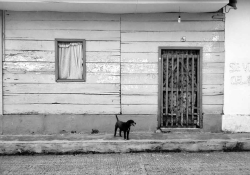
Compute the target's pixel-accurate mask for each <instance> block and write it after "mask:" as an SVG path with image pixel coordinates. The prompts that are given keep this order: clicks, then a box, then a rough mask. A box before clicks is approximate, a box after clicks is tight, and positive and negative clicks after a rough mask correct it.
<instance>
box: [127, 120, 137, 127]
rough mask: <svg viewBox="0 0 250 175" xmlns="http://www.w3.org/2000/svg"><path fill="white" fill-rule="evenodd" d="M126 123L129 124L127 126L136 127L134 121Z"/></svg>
mask: <svg viewBox="0 0 250 175" xmlns="http://www.w3.org/2000/svg"><path fill="white" fill-rule="evenodd" d="M127 123H128V124H129V126H135V125H136V123H135V122H134V120H128V121H127Z"/></svg>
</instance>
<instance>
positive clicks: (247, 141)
mask: <svg viewBox="0 0 250 175" xmlns="http://www.w3.org/2000/svg"><path fill="white" fill-rule="evenodd" d="M154 151H187V152H202V151H250V133H237V134H227V133H193V132H192V133H186V132H185V133H130V140H128V141H127V140H123V138H122V137H114V136H113V135H112V134H67V133H65V134H60V135H26V136H21V135H20V136H17V135H15V136H13V135H8V136H6V135H2V136H0V155H6V154H76V153H128V152H154Z"/></svg>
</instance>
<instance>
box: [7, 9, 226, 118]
mask: <svg viewBox="0 0 250 175" xmlns="http://www.w3.org/2000/svg"><path fill="white" fill-rule="evenodd" d="M217 14H219V13H200V14H191V13H185V15H184V14H182V22H181V23H177V21H176V19H177V16H178V15H177V14H176V13H159V14H124V15H116V14H98V13H60V12H14V11H7V12H6V14H5V19H6V26H5V28H6V31H5V61H4V62H3V95H4V97H3V100H4V107H3V111H4V114H120V113H122V114H146V115H148V114H153V115H155V114H157V110H158V100H157V99H158V70H159V68H158V47H160V46H171V47H173V46H176V47H182V46H184V47H203V64H202V95H203V101H202V104H203V112H204V113H206V114H220V113H222V108H223V95H224V88H223V86H224V85H223V82H224V63H225V49H224V41H225V23H224V22H223V21H220V20H218V19H213V18H212V16H214V15H217ZM182 37H186V42H182V41H181V38H182ZM55 38H70V39H72V38H75V39H86V68H87V70H86V72H87V73H86V82H60V83H56V82H55V49H54V48H55V46H54V45H55V43H54V40H55Z"/></svg>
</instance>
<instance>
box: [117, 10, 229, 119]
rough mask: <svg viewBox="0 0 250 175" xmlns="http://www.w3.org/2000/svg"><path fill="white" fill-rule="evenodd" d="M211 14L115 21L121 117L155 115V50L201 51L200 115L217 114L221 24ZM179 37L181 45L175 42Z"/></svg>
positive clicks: (220, 84) (128, 17)
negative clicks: (186, 48) (118, 28)
mask: <svg viewBox="0 0 250 175" xmlns="http://www.w3.org/2000/svg"><path fill="white" fill-rule="evenodd" d="M213 15H215V14H213V13H204V14H182V15H181V17H182V22H181V23H177V17H178V15H177V14H171V13H170V14H169V13H168V14H167V13H165V14H141V15H138V14H136V15H123V16H122V18H121V75H122V78H121V89H122V98H121V102H122V113H123V114H130V113H137V114H144V113H147V114H156V113H157V105H158V103H157V98H158V97H157V96H158V94H157V92H158V89H157V88H158V47H159V46H199V47H200V46H201V47H203V52H204V53H203V68H202V79H203V81H202V91H203V93H202V94H203V112H204V113H205V114H221V113H222V106H223V82H224V79H223V77H224V58H225V56H224V40H225V37H224V34H225V33H224V28H225V24H224V22H223V21H218V20H214V19H213V18H212V16H213ZM183 36H185V37H186V42H181V38H182V37H183Z"/></svg>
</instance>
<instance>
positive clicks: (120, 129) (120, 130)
mask: <svg viewBox="0 0 250 175" xmlns="http://www.w3.org/2000/svg"><path fill="white" fill-rule="evenodd" d="M119 130H120V132H119V134H120V137H122V130H121V129H119Z"/></svg>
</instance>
